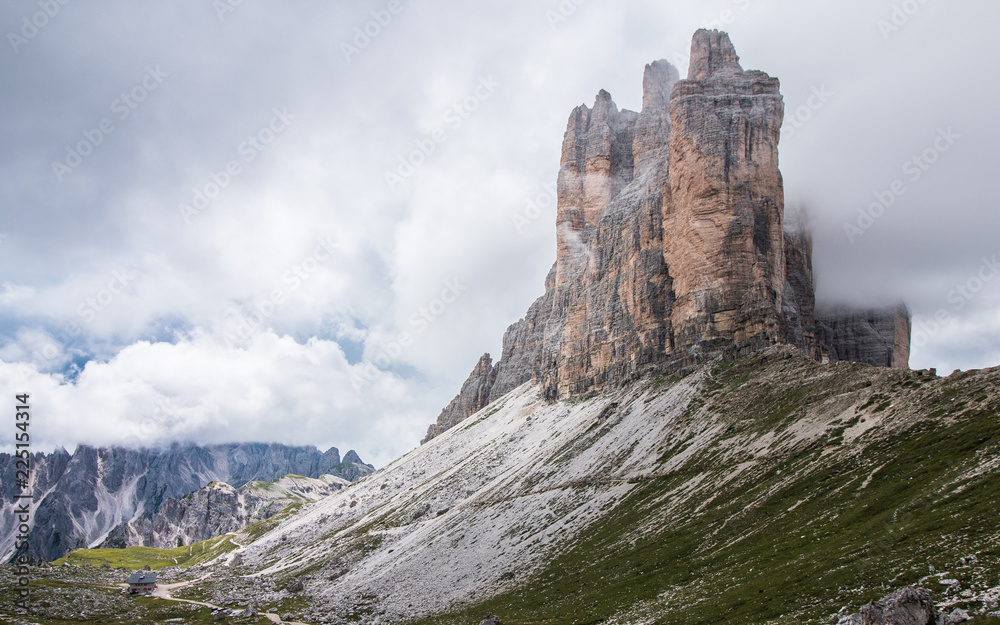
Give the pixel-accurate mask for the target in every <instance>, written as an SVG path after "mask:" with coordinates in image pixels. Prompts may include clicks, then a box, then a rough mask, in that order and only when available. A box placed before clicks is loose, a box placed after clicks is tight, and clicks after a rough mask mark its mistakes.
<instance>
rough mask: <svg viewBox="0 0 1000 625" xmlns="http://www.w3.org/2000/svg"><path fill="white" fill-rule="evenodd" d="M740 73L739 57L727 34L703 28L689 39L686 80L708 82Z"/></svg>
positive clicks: (741, 70)
mask: <svg viewBox="0 0 1000 625" xmlns="http://www.w3.org/2000/svg"><path fill="white" fill-rule="evenodd" d="M742 72H743V68H742V67H741V66H740V57H739V56H738V55H737V54H736V48H735V47H734V46H733V42H732V41H730V40H729V35H728V34H727V33H724V32H721V31H718V30H705V29H704V28H703V29H701V30H698V31H697V32H695V34H694V37H693V38H692V39H691V60H690V63H689V65H688V80H708V79H710V78H714V77H716V76H732V75H734V74H740V73H742Z"/></svg>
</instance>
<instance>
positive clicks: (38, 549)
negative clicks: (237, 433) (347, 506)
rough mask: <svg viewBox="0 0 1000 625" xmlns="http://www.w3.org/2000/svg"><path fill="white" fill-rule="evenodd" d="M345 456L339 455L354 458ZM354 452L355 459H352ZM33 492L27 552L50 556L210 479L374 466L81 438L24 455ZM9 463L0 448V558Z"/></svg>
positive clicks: (6, 544)
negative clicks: (102, 443)
mask: <svg viewBox="0 0 1000 625" xmlns="http://www.w3.org/2000/svg"><path fill="white" fill-rule="evenodd" d="M350 456H351V455H350V452H349V453H348V456H347V457H345V458H344V460H345V461H347V460H349V459H350V460H353V459H354V458H356V454H355V456H354V457H350ZM358 460H360V459H358ZM31 465H32V472H31V476H32V481H31V484H30V485H29V490H30V492H32V493H33V495H34V501H33V506H34V514H33V521H34V523H33V526H32V530H31V534H30V541H29V548H28V552H29V555H30V556H31V557H32V558H35V559H41V560H55V559H56V558H59V557H61V556H62V555H64V554H65V553H66V552H67V551H69V550H71V549H76V548H79V547H88V546H96V545H98V544H100V543H102V542H103V541H104V540H105V539H106V538H107V534H108V533H109V532H111V531H112V530H113V529H114V528H116V527H118V526H120V525H122V524H123V523H129V522H132V521H136V520H138V519H141V518H149V517H151V516H152V515H153V514H155V513H156V512H157V511H158V510H159V509H160V506H161V505H162V504H163V502H164V501H166V500H168V499H170V498H178V497H182V496H184V495H186V494H188V493H191V492H193V491H195V490H198V489H199V488H202V487H203V486H205V485H207V484H209V483H210V482H213V481H221V482H227V483H229V484H232V485H233V486H234V487H237V488H238V487H240V486H242V485H244V484H246V483H247V482H250V481H253V480H274V479H276V478H278V477H281V476H283V475H287V474H296V475H303V476H306V477H318V476H320V475H322V474H324V473H329V474H332V475H335V476H338V477H347V476H348V475H350V476H352V477H354V478H356V477H358V476H359V475H360V474H367V473H370V472H371V471H372V470H374V468H373V467H370V466H369V465H363V464H359V463H356V462H341V458H340V452H339V451H338V450H337V448H336V447H332V448H330V449H329V450H327V451H326V452H321V451H319V450H318V449H316V448H315V447H290V446H287V445H279V444H264V443H239V444H228V445H211V446H197V445H179V444H175V445H173V446H171V447H169V448H166V449H125V448H119V447H112V448H96V447H89V446H86V445H81V446H80V447H78V448H77V449H76V451H75V452H74V453H73V454H72V455H71V454H69V453H68V452H66V450H64V449H59V450H56V451H55V452H53V453H51V454H45V453H36V454H33V455H32V457H31ZM15 469H16V467H15V463H14V461H13V459H12V457H11V456H10V455H8V454H0V560H3V561H6V560H8V559H9V558H10V556H11V555H12V553H13V548H14V542H15V537H16V534H17V531H16V530H17V525H18V524H17V517H16V515H15V514H14V509H15V505H16V503H17V500H16V499H15V497H16V496H17V495H18V494H20V489H19V488H18V487H17V483H16V480H15V479H14V471H15Z"/></svg>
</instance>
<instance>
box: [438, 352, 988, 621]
mask: <svg viewBox="0 0 1000 625" xmlns="http://www.w3.org/2000/svg"><path fill="white" fill-rule="evenodd" d="M781 368H784V369H787V371H785V370H782V369H781ZM763 369H770V370H771V373H773V374H775V375H769V376H765V377H766V378H767V382H759V379H760V378H761V376H758V375H757V372H758V371H761V370H763ZM829 371H830V369H829V368H827V369H826V370H825V371H824V370H823V369H822V368H820V367H819V366H818V365H811V364H806V363H800V362H798V361H797V362H795V363H791V364H780V363H771V364H768V363H762V362H758V361H755V360H754V359H749V360H743V361H739V362H738V363H736V364H731V365H728V366H726V367H725V368H720V370H719V371H717V372H716V375H715V379H714V380H713V381H712V382H711V383H710V388H709V390H708V391H707V393H706V397H705V400H704V404H703V405H701V406H700V407H699V408H698V412H697V413H696V414H692V415H689V416H690V417H691V418H706V416H707V415H716V416H718V417H721V418H722V419H724V420H726V421H728V422H729V423H730V425H729V429H728V430H727V431H726V434H725V436H726V437H728V438H729V439H730V441H745V440H748V438H747V437H748V435H749V437H753V436H755V435H756V436H759V434H760V433H762V432H766V431H768V430H771V429H775V428H777V430H778V431H779V432H780V431H781V430H782V429H784V428H787V427H788V426H790V425H792V424H793V422H795V421H797V420H800V419H801V418H802V417H803V416H805V415H806V414H807V413H808V411H810V410H815V409H817V408H818V407H820V405H821V404H822V402H824V401H828V400H829V398H830V396H831V395H837V394H843V391H844V390H845V389H849V388H851V387H852V386H857V387H858V389H859V390H858V391H857V392H858V393H867V394H868V395H869V397H870V399H869V401H868V402H866V404H867V405H864V406H863V408H864V409H863V410H860V411H859V412H860V414H858V415H857V416H853V417H851V418H846V420H845V421H844V423H843V427H837V428H833V429H830V430H828V431H827V434H826V435H824V437H823V438H821V439H820V440H818V441H815V442H813V443H812V444H810V445H808V446H806V447H803V448H798V449H795V450H794V451H793V452H791V453H788V454H783V455H780V456H777V457H766V458H764V459H759V461H758V462H757V463H756V465H755V466H753V467H752V468H751V469H749V471H748V472H747V473H744V474H742V475H740V476H739V478H738V479H733V480H732V481H730V482H728V483H726V484H725V485H724V486H722V487H720V488H719V489H718V491H717V495H716V497H715V498H714V499H713V500H712V501H711V502H710V503H708V505H706V506H704V508H703V509H701V510H700V511H696V510H695V509H694V508H695V507H696V506H700V505H702V504H703V503H704V502H703V501H702V502H699V501H692V502H688V503H687V504H685V505H686V507H684V506H683V505H682V506H681V507H680V508H678V509H673V510H671V512H670V513H669V514H662V513H661V511H662V509H663V506H664V505H666V504H667V503H669V502H670V497H669V495H668V493H670V492H671V491H672V490H673V489H675V488H677V487H679V486H681V485H682V484H684V483H686V482H688V481H689V480H690V479H691V478H692V477H695V476H696V475H699V474H708V475H709V476H710V477H711V478H715V479H716V480H717V481H721V480H719V478H721V477H722V476H724V475H729V474H731V473H732V472H733V471H734V468H735V464H736V463H735V461H734V460H733V457H732V454H731V453H730V454H724V453H722V452H721V451H720V452H719V453H717V454H713V453H709V454H706V455H704V456H700V457H699V458H698V459H697V460H696V461H695V463H694V464H692V463H688V464H686V465H684V466H683V467H682V468H681V470H680V471H678V472H674V473H664V474H662V475H654V476H650V477H648V478H647V479H645V480H644V481H643V482H641V483H640V486H639V488H637V489H635V490H633V491H632V493H630V495H629V496H628V497H627V498H626V499H625V500H624V501H622V502H621V503H620V504H619V505H617V506H616V507H615V509H614V510H612V511H610V512H609V514H608V515H606V516H605V517H604V518H603V519H602V520H601V521H600V522H598V523H596V524H594V525H593V526H591V527H590V528H588V529H587V530H585V531H584V532H583V534H582V535H581V536H580V539H579V540H578V541H576V542H575V543H574V545H573V547H572V548H571V549H570V550H569V551H567V552H565V553H562V554H561V555H558V556H557V557H556V558H555V559H554V560H553V561H552V562H551V563H549V564H548V565H547V566H546V567H545V568H544V569H543V570H541V571H540V572H539V573H537V574H536V575H534V576H532V578H531V579H529V580H527V582H526V583H525V584H523V586H522V587H521V588H520V589H519V590H516V591H511V592H506V593H504V594H502V595H500V596H497V597H495V598H493V599H491V600H489V601H486V602H483V603H479V604H475V605H474V606H472V607H469V608H466V609H463V610H461V611H458V612H456V613H453V614H448V615H444V616H441V617H438V618H434V619H428V620H427V621H428V622H434V623H448V624H450V623H468V622H475V621H477V620H478V619H481V618H482V616H483V614H484V613H485V612H487V611H490V612H494V613H496V614H499V615H500V616H501V617H502V618H503V620H504V623H505V624H507V625H513V624H516V623H546V624H553V625H555V624H563V623H566V624H569V623H596V622H600V621H604V620H608V619H612V617H615V616H617V618H614V619H612V620H642V621H649V620H653V621H655V622H663V623H680V622H683V623H721V622H725V623H766V622H783V623H793V622H794V623H800V622H817V623H818V622H828V620H829V618H830V615H831V614H833V613H835V612H836V611H837V610H838V609H839V608H840V607H842V606H844V605H847V604H854V605H860V604H861V603H863V602H866V601H868V600H871V599H875V598H880V597H882V596H884V595H885V594H887V592H888V591H889V590H890V589H895V588H899V587H901V586H903V585H906V584H915V583H923V585H924V586H925V587H927V588H929V589H930V590H932V594H933V596H934V598H935V600H937V601H941V600H943V599H944V594H943V588H944V586H941V585H940V584H939V582H938V578H936V577H931V578H928V579H922V578H924V577H925V576H927V574H928V565H929V564H934V565H935V566H936V567H937V569H938V571H941V570H944V569H947V570H948V571H949V575H947V577H950V578H957V579H959V580H960V581H962V583H963V586H964V587H968V586H969V584H970V583H977V584H983V585H987V586H995V585H997V584H998V583H1000V582H998V574H1000V564H998V559H1000V558H998V556H1000V529H998V528H1000V513H998V511H1000V505H998V504H1000V473H998V472H996V471H992V472H985V473H984V474H982V475H979V476H975V477H968V476H967V477H966V478H965V479H962V480H959V478H960V476H962V475H963V474H965V473H966V472H967V471H969V470H970V469H972V468H973V467H975V466H977V465H979V464H980V463H982V462H983V460H984V458H987V457H993V458H995V457H997V456H1000V426H998V420H997V416H998V410H997V400H996V398H995V395H994V390H993V389H995V388H996V385H997V382H998V381H1000V371H998V370H992V371H989V372H983V373H966V374H960V375H953V376H951V377H949V378H947V379H940V378H934V379H932V378H930V377H929V376H923V377H918V376H917V375H916V374H914V373H904V372H889V371H884V372H879V373H878V375H876V376H873V375H872V370H871V369H868V368H865V367H860V366H840V367H839V368H838V369H837V370H836V371H837V373H836V374H835V375H829V374H828V372H829ZM873 378H874V379H875V388H874V389H867V388H866V385H868V382H866V381H865V380H866V379H868V380H871V379H873ZM803 379H804V381H803ZM776 380H784V383H782V382H780V381H777V382H776ZM873 390H874V391H875V392H874V393H872V391H873ZM894 403H896V406H898V408H897V407H894V406H893V404H894ZM893 410H898V411H909V412H910V413H911V414H909V415H906V416H905V418H901V419H900V420H901V422H902V423H904V424H905V425H904V426H902V427H901V429H899V430H897V431H893V429H892V428H887V429H882V428H877V429H875V430H872V431H871V432H868V433H867V434H865V435H863V436H862V437H861V438H860V439H859V440H857V441H854V442H852V443H850V444H849V446H850V447H851V449H852V451H853V452H854V453H844V447H845V443H844V431H845V429H846V428H848V427H851V426H856V425H858V424H859V423H861V422H862V421H861V420H862V419H867V418H872V417H873V416H879V417H890V418H891V417H892V416H893V415H892V411H893ZM878 413H883V414H881V415H880V414H878ZM836 414H839V412H838V413H836ZM852 414H853V411H852ZM666 444H669V443H668V442H665V445H666ZM717 447H718V446H717ZM857 452H860V453H857ZM671 455H672V454H671V452H670V451H667V453H665V456H664V459H665V460H666V459H668V458H669V457H670V456H671ZM876 469H878V470H877V471H876ZM866 480H868V482H867V484H865V481H866ZM956 480H959V481H956ZM862 484H865V487H864V488H862ZM970 554H977V556H978V560H979V562H978V564H977V565H974V566H969V567H959V568H956V567H957V563H958V560H959V558H961V557H963V556H967V555H970ZM958 605H963V604H961V603H959V604H958ZM978 606H979V604H978V603H977V604H970V605H969V606H967V607H978ZM976 622H980V623H989V622H1000V621H995V620H992V619H987V618H984V617H978V618H977V619H976Z"/></svg>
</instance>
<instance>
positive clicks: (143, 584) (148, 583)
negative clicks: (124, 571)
mask: <svg viewBox="0 0 1000 625" xmlns="http://www.w3.org/2000/svg"><path fill="white" fill-rule="evenodd" d="M154 588H156V573H155V572H153V571H142V572H140V573H132V574H131V575H129V576H128V591H129V594H133V595H134V594H138V593H144V592H151V591H152V590H153V589H154Z"/></svg>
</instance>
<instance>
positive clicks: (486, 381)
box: [421, 354, 496, 442]
mask: <svg viewBox="0 0 1000 625" xmlns="http://www.w3.org/2000/svg"><path fill="white" fill-rule="evenodd" d="M495 379H496V371H495V370H494V369H493V359H492V358H490V355H489V354H483V356H482V358H480V359H479V362H478V363H476V367H475V368H474V369H473V370H472V373H470V374H469V379H468V380H466V381H465V384H463V385H462V390H461V391H459V393H458V396H457V397H455V399H453V400H451V403H450V404H448V405H447V406H446V407H445V409H444V410H442V411H441V416H439V417H438V421H437V423H434V424H432V425H431V426H430V428H428V430H427V436H426V438H424V440H423V441H421V442H425V441H429V440H430V439H432V438H434V437H435V436H437V435H438V434H440V433H441V432H444V431H445V430H447V429H448V428H450V427H452V426H453V425H455V424H457V423H458V422H459V421H461V420H462V419H464V418H466V417H468V416H469V415H471V414H472V413H474V412H478V411H479V410H480V409H481V408H483V407H484V406H485V405H486V404H488V403H489V401H490V389H492V388H493V382H494V380H495Z"/></svg>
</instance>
